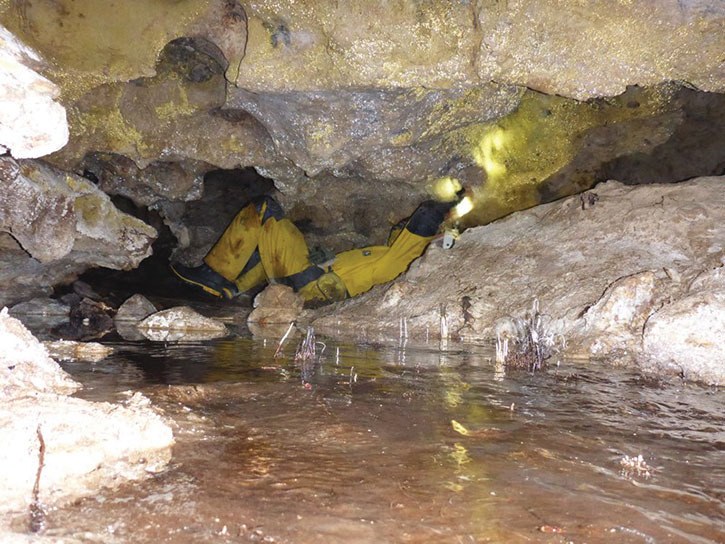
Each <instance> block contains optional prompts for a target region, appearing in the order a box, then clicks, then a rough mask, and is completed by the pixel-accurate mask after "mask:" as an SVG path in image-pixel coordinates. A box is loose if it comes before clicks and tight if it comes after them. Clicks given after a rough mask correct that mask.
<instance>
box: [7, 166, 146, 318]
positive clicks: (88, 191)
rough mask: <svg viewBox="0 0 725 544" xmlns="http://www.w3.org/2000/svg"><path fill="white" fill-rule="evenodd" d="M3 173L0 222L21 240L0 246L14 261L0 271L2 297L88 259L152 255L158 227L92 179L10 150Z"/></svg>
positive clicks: (42, 283)
mask: <svg viewBox="0 0 725 544" xmlns="http://www.w3.org/2000/svg"><path fill="white" fill-rule="evenodd" d="M0 176H1V177H2V181H3V183H4V187H5V190H4V191H3V193H2V195H1V196H0V228H1V229H2V230H4V231H5V232H10V233H12V238H13V239H14V240H15V241H16V242H17V244H19V245H16V246H15V248H12V246H10V249H9V250H8V251H3V252H1V253H0V258H2V259H3V260H4V261H5V263H8V264H9V266H5V265H3V267H2V272H0V278H1V279H2V288H1V289H0V302H1V303H5V304H7V303H10V302H17V301H19V300H22V298H19V296H18V291H17V290H16V286H23V287H27V288H29V289H32V288H33V287H35V290H36V291H37V292H41V293H42V292H43V289H44V288H47V286H49V285H54V284H58V283H63V282H64V281H65V282H67V281H69V280H70V279H74V278H75V276H76V275H77V274H78V273H80V272H82V271H84V270H85V269H87V268H88V267H89V266H105V267H108V268H113V269H129V268H132V267H135V266H138V264H139V263H140V262H141V261H142V260H143V259H144V258H146V257H148V256H149V255H150V252H151V243H152V241H153V240H154V239H155V238H156V235H157V233H156V231H155V230H154V229H153V228H152V227H151V226H149V225H147V224H146V223H144V222H143V221H140V220H138V219H136V218H135V217H132V216H130V215H127V214H125V213H122V212H121V211H120V210H118V209H117V208H116V207H115V206H114V205H113V203H112V202H111V200H110V198H109V197H108V195H106V194H105V193H103V192H102V191H100V190H99V189H98V188H97V187H96V186H94V185H93V184H92V183H91V182H90V181H88V180H87V179H84V178H82V177H80V176H77V175H75V174H70V173H68V172H63V171H60V170H57V169H56V168H53V167H51V166H49V165H47V164H45V163H43V162H40V161H31V160H28V161H16V160H14V159H13V158H12V157H9V156H4V157H0ZM4 236H7V235H6V234H4ZM28 298H30V297H28Z"/></svg>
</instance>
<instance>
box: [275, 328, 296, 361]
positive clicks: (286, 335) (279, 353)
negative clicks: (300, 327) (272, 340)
mask: <svg viewBox="0 0 725 544" xmlns="http://www.w3.org/2000/svg"><path fill="white" fill-rule="evenodd" d="M294 326H295V322H294V321H292V322H291V323H290V324H289V327H288V328H287V332H285V333H284V335H283V336H282V338H281V339H280V341H279V344H277V349H276V351H275V352H274V358H275V359H276V358H277V357H279V356H280V355H281V354H282V346H284V342H285V340H287V337H288V336H289V333H290V332H292V329H293V328H294Z"/></svg>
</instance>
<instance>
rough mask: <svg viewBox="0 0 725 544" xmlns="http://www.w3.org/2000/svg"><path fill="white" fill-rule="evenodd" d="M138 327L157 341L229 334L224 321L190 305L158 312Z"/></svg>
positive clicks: (206, 337)
mask: <svg viewBox="0 0 725 544" xmlns="http://www.w3.org/2000/svg"><path fill="white" fill-rule="evenodd" d="M136 327H137V328H138V330H139V331H141V334H143V335H144V336H145V337H146V338H148V339H149V340H154V341H157V342H169V341H172V342H173V341H178V340H186V341H194V340H196V341H198V340H212V339H214V338H221V337H224V336H226V335H227V334H229V331H228V330H227V327H226V325H224V323H222V322H221V321H218V320H216V319H212V318H209V317H206V316H203V315H201V314H200V313H199V312H197V311H195V310H194V309H192V308H190V307H188V306H177V307H174V308H169V309H167V310H161V311H160V312H156V313H154V314H152V315H150V316H148V317H147V318H145V319H143V320H142V321H141V322H139V323H138V324H137V325H136Z"/></svg>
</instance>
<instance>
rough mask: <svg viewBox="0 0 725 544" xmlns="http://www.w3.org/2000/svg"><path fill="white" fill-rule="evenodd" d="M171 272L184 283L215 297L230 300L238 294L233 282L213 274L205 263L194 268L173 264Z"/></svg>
mask: <svg viewBox="0 0 725 544" xmlns="http://www.w3.org/2000/svg"><path fill="white" fill-rule="evenodd" d="M171 270H172V271H173V272H174V274H176V275H177V276H178V277H179V278H181V279H182V280H184V281H185V282H186V283H190V284H191V285H194V286H196V287H199V288H200V289H203V290H204V291H206V292H207V293H209V294H210V295H214V296H215V297H220V298H225V299H228V300H231V299H233V298H234V297H235V296H237V295H238V294H239V291H238V290H237V286H236V284H234V282H231V281H229V280H228V279H226V278H225V277H224V276H222V275H221V274H218V273H216V272H214V270H212V269H211V267H210V266H209V265H208V264H206V263H203V264H201V265H199V266H194V267H189V266H184V265H183V264H179V263H173V264H172V265H171Z"/></svg>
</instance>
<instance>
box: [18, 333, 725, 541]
mask: <svg viewBox="0 0 725 544" xmlns="http://www.w3.org/2000/svg"><path fill="white" fill-rule="evenodd" d="M301 340H302V339H301V337H296V338H292V339H290V340H289V341H288V342H287V343H286V344H285V346H284V348H283V349H282V350H281V352H280V353H279V354H278V356H277V357H275V352H276V351H277V342H276V341H262V340H258V339H254V338H252V337H250V336H249V335H248V334H247V335H245V334H244V333H243V332H240V334H238V335H233V336H230V337H228V338H226V339H222V340H215V341H211V342H189V343H162V342H156V343H153V342H148V341H144V342H127V341H120V340H119V341H117V342H110V344H111V345H113V347H114V348H115V351H114V353H113V355H112V356H111V357H110V358H108V359H106V360H104V361H103V362H100V363H94V364H90V363H80V362H77V363H66V364H64V367H65V368H66V370H68V371H69V372H70V373H71V374H72V375H73V376H74V377H75V378H76V379H78V380H79V381H81V382H82V383H83V384H84V386H85V387H84V390H83V391H82V392H81V393H80V394H79V395H80V396H82V397H84V398H88V399H91V400H120V399H122V398H125V395H127V393H124V392H127V391H129V390H134V391H136V390H138V391H141V392H142V393H144V394H145V395H147V396H148V397H149V398H150V399H151V400H152V402H153V404H154V405H155V406H157V407H158V408H160V409H161V410H162V411H163V412H164V414H165V415H166V416H167V417H168V418H169V419H170V420H171V421H172V427H173V429H174V434H175V437H176V444H175V446H174V450H173V457H172V461H171V464H170V465H169V466H168V467H167V468H166V469H165V470H164V471H163V472H161V473H159V474H155V475H153V476H151V477H150V478H149V479H147V480H145V481H142V482H131V483H125V484H123V485H121V486H120V487H116V488H114V489H107V490H102V491H100V492H99V493H98V494H97V495H96V496H94V497H90V498H85V499H82V500H79V501H77V502H75V503H74V504H72V505H69V506H66V507H63V508H60V509H55V510H52V511H50V512H48V514H47V518H46V520H45V522H46V524H45V531H44V535H45V536H47V537H52V538H56V539H57V538H65V539H69V540H68V541H72V540H75V539H77V540H78V541H79V542H104V543H116V542H117V543H125V542H134V543H146V542H148V543H150V542H154V543H158V542H173V543H187V542H188V543H192V542H193V543H205V542H294V543H308V542H309V543H312V542H315V543H317V542H346V543H355V542H359V543H373V542H375V543H379V542H431V543H432V542H436V543H438V542H507V543H519V542H521V543H524V542H554V543H559V542H561V543H563V542H588V543H599V542H612V543H615V542H616V543H641V542H698V543H704V542H713V543H714V542H722V541H723V540H724V537H725V533H723V482H724V481H725V451H724V449H723V444H725V440H724V436H723V431H722V429H723V426H724V424H725V408H724V407H723V404H722V402H721V401H722V396H721V395H722V394H721V392H719V391H718V390H716V389H713V388H706V387H701V386H697V385H693V384H688V383H682V382H669V383H665V382H657V381H650V380H647V379H645V378H643V377H641V376H640V375H638V374H636V373H634V372H631V371H629V370H624V369H616V368H615V369H612V368H605V367H599V366H596V365H587V366H582V365H579V364H577V363H575V362H570V361H562V362H561V364H560V365H558V366H551V367H550V368H549V369H547V370H545V371H541V372H538V373H535V374H530V373H527V372H524V371H515V372H508V373H505V372H496V371H495V368H494V365H493V363H492V362H491V358H492V355H493V353H492V352H491V350H489V349H488V348H485V347H481V348H480V349H475V350H472V351H471V350H468V349H467V350H466V351H465V352H460V351H456V350H455V346H453V347H452V348H451V349H449V350H448V351H441V350H440V349H438V346H433V347H431V346H411V345H394V346H381V345H348V344H336V343H334V342H333V341H329V340H324V339H319V338H318V342H320V341H321V340H323V341H324V342H325V345H324V349H323V344H321V343H318V344H317V349H316V354H315V356H314V357H311V358H309V359H308V360H306V361H300V360H297V361H295V353H296V348H297V346H298V345H299V344H300V342H301ZM640 455H641V456H642V457H641V458H640V457H639V456H640ZM25 522H26V518H25V517H22V519H21V517H19V518H18V519H17V524H16V525H17V528H18V530H20V528H22V526H23V524H24V523H25Z"/></svg>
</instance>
